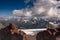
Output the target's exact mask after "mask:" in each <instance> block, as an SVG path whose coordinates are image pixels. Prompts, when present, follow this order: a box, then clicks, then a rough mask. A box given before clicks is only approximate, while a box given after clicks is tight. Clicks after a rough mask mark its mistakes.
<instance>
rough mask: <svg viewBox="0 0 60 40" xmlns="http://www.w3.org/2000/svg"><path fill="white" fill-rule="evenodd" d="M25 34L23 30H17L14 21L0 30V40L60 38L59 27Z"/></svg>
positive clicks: (55, 39) (53, 39) (56, 39)
mask: <svg viewBox="0 0 60 40" xmlns="http://www.w3.org/2000/svg"><path fill="white" fill-rule="evenodd" d="M25 31H27V30H25ZM30 31H31V30H30ZM33 31H35V29H34V30H33ZM27 34H28V33H27V32H26V33H25V32H24V30H22V31H21V30H19V29H18V28H17V26H16V25H15V23H11V24H10V25H9V26H7V27H5V28H3V29H1V30H0V40H60V28H55V29H46V30H44V31H39V32H38V33H37V34H35V35H32V33H31V35H29V34H28V35H27Z"/></svg>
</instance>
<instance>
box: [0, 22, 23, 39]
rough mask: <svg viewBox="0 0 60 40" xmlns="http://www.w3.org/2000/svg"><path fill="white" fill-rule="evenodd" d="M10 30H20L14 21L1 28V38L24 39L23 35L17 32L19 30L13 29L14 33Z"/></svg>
mask: <svg viewBox="0 0 60 40" xmlns="http://www.w3.org/2000/svg"><path fill="white" fill-rule="evenodd" d="M10 30H18V28H17V27H16V25H15V24H14V23H12V24H10V25H9V26H7V27H6V28H4V29H2V30H0V40H23V36H22V35H20V34H17V33H16V32H17V31H13V32H14V34H11V31H10Z"/></svg>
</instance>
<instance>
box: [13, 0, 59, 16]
mask: <svg viewBox="0 0 60 40" xmlns="http://www.w3.org/2000/svg"><path fill="white" fill-rule="evenodd" d="M26 1H27V0H26ZM29 1H31V0H29ZM29 1H27V2H29ZM33 4H34V6H33V7H32V8H29V9H28V8H25V9H22V10H21V9H20V10H14V11H13V15H17V16H30V17H31V16H33V17H34V16H36V17H56V16H57V15H58V13H57V8H56V5H57V4H58V2H57V1H56V0H36V1H35V2H34V3H33ZM59 15H60V14H59Z"/></svg>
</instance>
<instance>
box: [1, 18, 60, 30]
mask: <svg viewBox="0 0 60 40" xmlns="http://www.w3.org/2000/svg"><path fill="white" fill-rule="evenodd" d="M3 19H4V18H1V17H0V24H2V25H3V26H8V25H9V23H16V25H17V27H18V28H27V29H30V28H31V29H34V28H49V27H51V26H52V25H51V24H49V22H53V23H54V22H56V24H58V27H59V25H60V19H58V18H37V19H34V18H32V19H30V20H27V19H25V20H20V19H18V18H9V20H3ZM6 19H8V18H6ZM19 20H20V21H19Z"/></svg>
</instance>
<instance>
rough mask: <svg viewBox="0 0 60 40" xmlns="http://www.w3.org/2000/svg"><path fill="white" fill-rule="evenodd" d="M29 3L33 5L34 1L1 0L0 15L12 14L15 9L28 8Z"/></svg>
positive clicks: (30, 5)
mask: <svg viewBox="0 0 60 40" xmlns="http://www.w3.org/2000/svg"><path fill="white" fill-rule="evenodd" d="M27 5H29V8H30V7H32V6H33V3H32V1H30V2H29V3H27V1H26V3H25V0H0V16H11V15H12V11H13V10H15V9H16V10H18V9H19V10H20V9H23V8H26V7H27Z"/></svg>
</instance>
